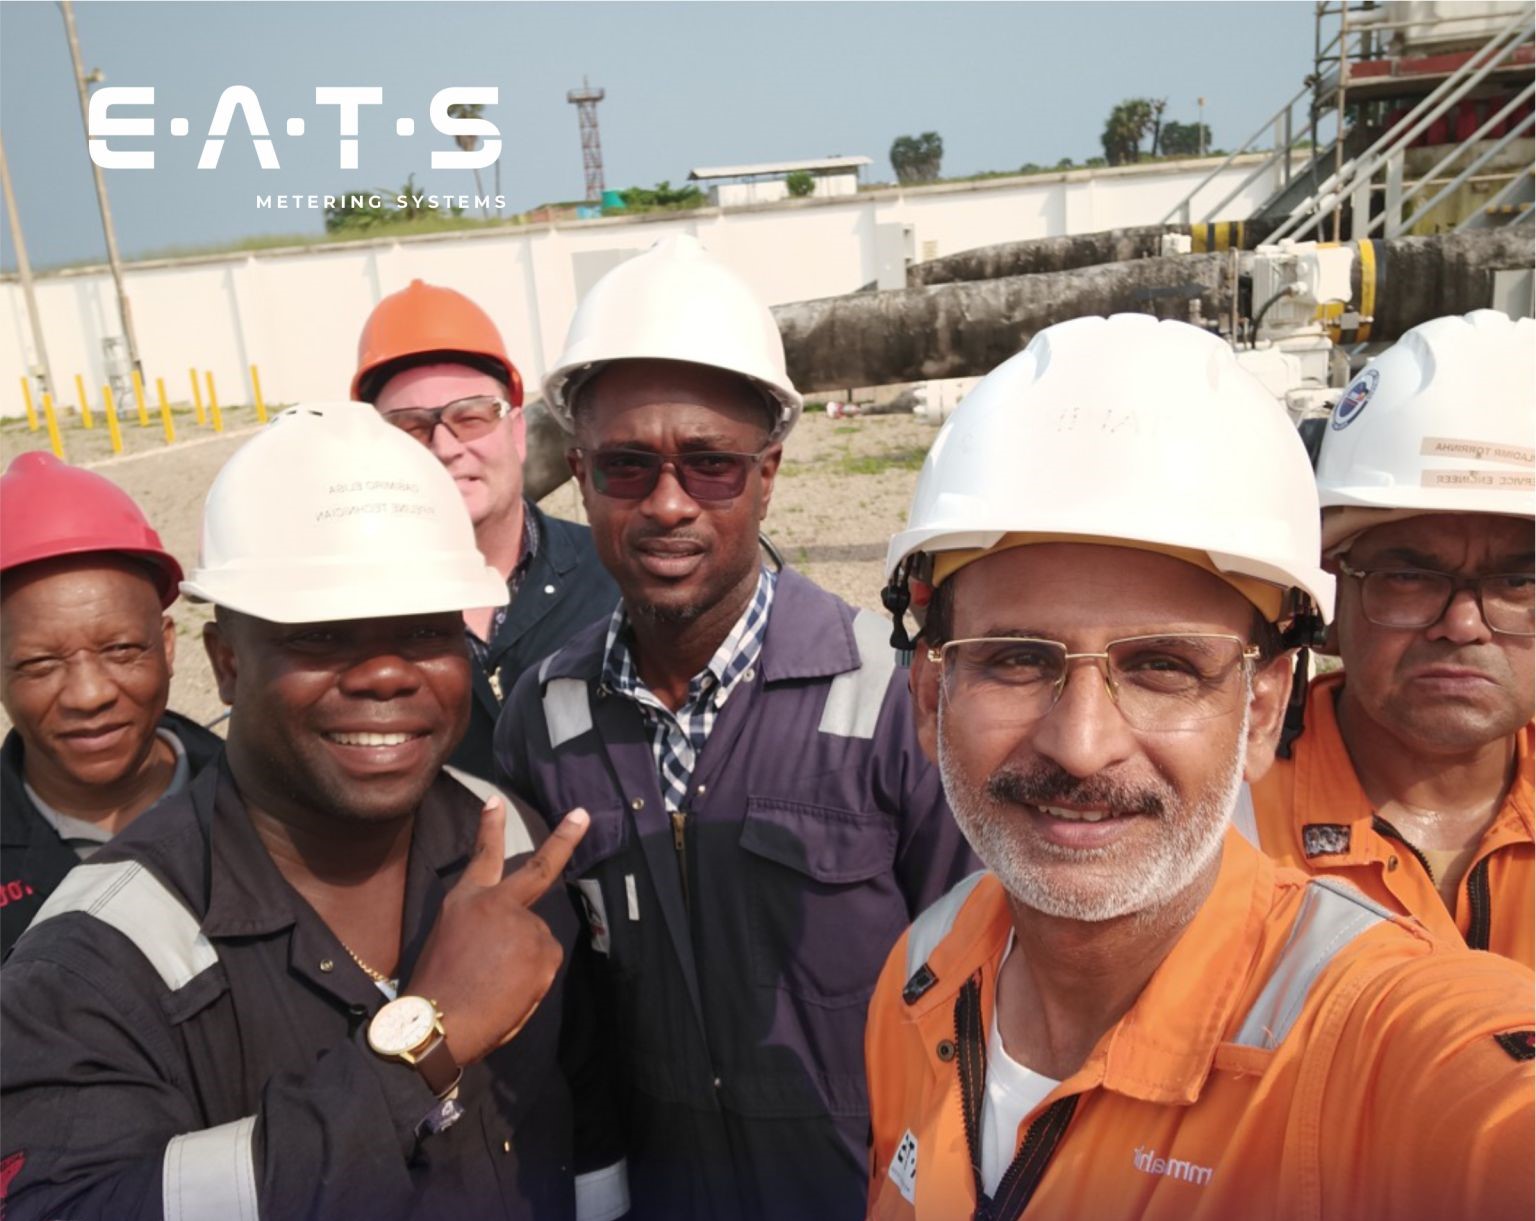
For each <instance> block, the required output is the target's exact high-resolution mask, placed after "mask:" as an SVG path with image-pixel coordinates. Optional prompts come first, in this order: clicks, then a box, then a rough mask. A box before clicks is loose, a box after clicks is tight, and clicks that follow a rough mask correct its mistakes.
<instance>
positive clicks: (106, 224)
mask: <svg viewBox="0 0 1536 1221" xmlns="http://www.w3.org/2000/svg"><path fill="white" fill-rule="evenodd" d="M59 11H60V12H62V13H63V14H64V30H65V33H67V34H68V35H69V58H70V61H71V62H72V63H73V64H74V67H75V88H76V89H78V90H79V91H80V122H81V123H83V124H84V125H85V138H86V141H87V148H89V141H90V138H91V95H90V87H91V86H92V85H93V84H96V83H97V82H98V81H100V80H101V79H102V76H101V72H100V70H92V72H91V74H90V76H89V77H87V76H86V74H85V68H84V67H83V66H82V64H81V62H80V40H79V38H77V37H76V35H75V11H74V6H73V5H71V4H70V0H59ZM91 173H92V174H94V175H95V177H96V202H97V203H98V204H99V205H100V206H101V228H102V232H103V233H105V234H106V237H107V262H108V264H109V265H110V266H111V268H112V282H113V283H114V284H115V285H116V286H117V309H118V313H119V314H121V315H122V319H123V340H124V342H126V343H127V344H128V364H129V366H130V367H131V368H133V369H137V370H138V371H139V374H140V375H141V376H142V375H143V373H144V366H143V364H141V363H140V361H139V338H138V336H137V335H136V334H135V333H134V329H133V309H132V307H131V306H130V305H129V304H128V291H127V289H125V288H124V287H123V263H122V260H121V259H120V258H118V255H117V233H116V231H115V230H113V228H112V207H111V205H110V204H109V203H108V202H107V182H106V179H104V178H103V177H102V176H101V166H99V165H97V164H96V162H95V161H94V160H92V162H91Z"/></svg>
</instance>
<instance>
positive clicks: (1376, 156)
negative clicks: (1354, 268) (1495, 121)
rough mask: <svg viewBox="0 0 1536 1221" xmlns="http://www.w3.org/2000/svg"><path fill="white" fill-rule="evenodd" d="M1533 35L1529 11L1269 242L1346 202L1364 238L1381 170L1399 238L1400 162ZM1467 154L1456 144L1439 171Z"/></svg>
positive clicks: (1302, 230) (1321, 188)
mask: <svg viewBox="0 0 1536 1221" xmlns="http://www.w3.org/2000/svg"><path fill="white" fill-rule="evenodd" d="M1533 32H1536V20H1533V18H1532V15H1531V10H1528V9H1526V10H1522V11H1521V12H1518V13H1516V14H1515V15H1514V17H1512V18H1511V19H1510V20H1509V21H1508V22H1506V23H1505V25H1503V26H1502V27H1501V28H1500V29H1499V31H1498V32H1497V33H1496V34H1494V35H1493V37H1492V38H1490V39H1489V40H1488V41H1487V42H1486V43H1485V44H1484V45H1483V46H1482V47H1481V48H1479V50H1478V51H1477V52H1476V53H1475V54H1473V55H1472V56H1471V57H1470V58H1469V59H1468V60H1467V61H1466V62H1465V63H1463V64H1462V65H1461V66H1460V67H1458V68H1457V70H1456V71H1455V72H1453V73H1452V74H1451V75H1450V76H1448V77H1447V78H1446V79H1445V80H1444V81H1442V82H1441V83H1440V84H1439V85H1438V86H1436V87H1435V89H1434V90H1432V91H1431V92H1430V93H1429V94H1427V95H1426V96H1425V97H1424V98H1422V99H1421V100H1420V101H1419V102H1418V104H1417V105H1415V106H1414V108H1413V109H1412V110H1411V111H1409V113H1408V114H1407V115H1406V116H1405V117H1404V118H1403V120H1402V121H1401V122H1399V123H1397V124H1395V125H1394V126H1393V127H1392V128H1391V129H1390V130H1389V131H1387V132H1385V133H1384V134H1383V135H1382V136H1381V137H1379V138H1378V139H1377V140H1376V142H1375V143H1374V144H1372V145H1371V146H1370V148H1368V149H1367V150H1366V151H1365V152H1364V153H1362V154H1361V155H1360V156H1359V157H1357V158H1354V159H1353V160H1350V161H1347V162H1345V163H1344V164H1343V166H1342V167H1340V168H1339V169H1337V170H1335V172H1334V173H1332V174H1330V175H1329V176H1328V177H1327V178H1326V179H1324V180H1323V181H1322V182H1321V183H1320V184H1319V185H1318V187H1317V189H1316V190H1315V191H1314V192H1313V193H1312V194H1311V195H1309V196H1308V197H1307V198H1306V199H1305V200H1303V201H1302V202H1301V203H1300V204H1299V205H1298V206H1297V207H1296V208H1295V209H1294V210H1293V211H1292V213H1291V216H1290V218H1289V219H1288V220H1286V221H1285V222H1284V223H1283V224H1282V225H1281V226H1280V227H1279V228H1278V229H1276V230H1275V231H1274V232H1273V233H1272V234H1270V236H1269V239H1268V240H1269V241H1271V242H1278V241H1281V240H1282V239H1284V238H1288V237H1289V238H1300V237H1303V236H1305V235H1306V234H1307V233H1309V232H1311V231H1312V230H1314V229H1317V228H1318V227H1319V226H1321V224H1322V222H1323V221H1324V220H1326V219H1328V218H1330V217H1332V216H1333V215H1334V214H1335V213H1337V212H1338V211H1339V209H1340V208H1342V207H1343V206H1344V204H1345V203H1346V202H1348V203H1350V204H1351V205H1352V209H1353V216H1354V217H1355V220H1354V225H1353V228H1354V229H1355V231H1356V234H1357V235H1359V236H1363V235H1364V233H1365V232H1366V227H1367V225H1368V223H1369V221H1368V217H1369V215H1370V208H1369V204H1370V191H1371V189H1372V186H1373V182H1374V179H1375V177H1376V175H1377V174H1378V173H1380V172H1382V171H1383V170H1385V171H1386V173H1387V182H1386V190H1387V199H1386V204H1387V206H1386V209H1385V213H1384V214H1385V215H1386V216H1387V217H1388V222H1387V223H1388V226H1389V227H1388V230H1387V235H1388V236H1396V234H1397V233H1399V232H1401V230H1402V228H1403V227H1405V226H1402V225H1396V226H1394V225H1393V224H1392V221H1391V218H1392V216H1393V215H1394V214H1400V212H1399V209H1400V206H1401V202H1402V197H1401V194H1400V192H1401V184H1402V158H1403V154H1404V152H1405V151H1406V150H1407V147H1408V145H1409V144H1411V143H1412V142H1413V141H1414V140H1416V139H1417V138H1418V137H1419V136H1420V135H1421V134H1423V132H1424V131H1425V130H1427V129H1428V127H1429V125H1430V124H1431V123H1433V122H1434V121H1435V120H1436V119H1438V118H1439V117H1440V116H1441V115H1443V114H1444V113H1445V112H1446V111H1447V110H1449V109H1450V108H1451V107H1452V106H1454V105H1455V104H1456V103H1457V102H1459V101H1460V100H1461V99H1462V98H1464V97H1466V96H1467V94H1468V93H1470V92H1471V91H1472V90H1473V89H1475V88H1476V87H1477V86H1478V85H1479V84H1481V83H1482V81H1483V80H1484V79H1485V78H1486V77H1487V76H1488V75H1489V74H1490V73H1491V72H1493V71H1494V69H1496V68H1498V67H1499V66H1500V65H1501V64H1503V63H1504V62H1505V61H1506V60H1507V59H1509V58H1510V57H1511V56H1513V55H1514V53H1515V52H1516V51H1517V50H1519V48H1520V47H1521V46H1523V45H1524V44H1525V43H1526V42H1527V41H1529V40H1530V38H1531V36H1532V34H1533ZM1523 126H1524V125H1523V124H1522V125H1521V127H1522V128H1523ZM1507 142H1508V141H1507V139H1506V141H1505V143H1507ZM1463 151H1464V150H1463V148H1462V146H1460V145H1458V146H1457V147H1456V148H1454V149H1453V150H1452V151H1451V153H1450V155H1449V156H1448V157H1447V158H1444V159H1442V161H1441V163H1440V166H1437V167H1436V168H1437V169H1438V168H1442V167H1443V166H1444V165H1445V164H1446V162H1447V161H1449V160H1452V159H1454V158H1455V157H1458V156H1460V155H1461V154H1462V152H1463ZM1430 177H1433V173H1431V174H1427V175H1425V178H1430ZM1371 227H1374V226H1371Z"/></svg>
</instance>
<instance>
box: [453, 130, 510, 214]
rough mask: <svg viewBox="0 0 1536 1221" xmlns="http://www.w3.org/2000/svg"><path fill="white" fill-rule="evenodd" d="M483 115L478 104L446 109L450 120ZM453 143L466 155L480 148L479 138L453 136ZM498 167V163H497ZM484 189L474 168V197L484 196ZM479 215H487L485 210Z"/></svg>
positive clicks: (478, 172)
mask: <svg viewBox="0 0 1536 1221" xmlns="http://www.w3.org/2000/svg"><path fill="white" fill-rule="evenodd" d="M484 113H485V106H484V105H483V104H482V103H480V102H455V103H454V104H453V105H452V106H450V107H448V117H449V118H451V119H478V118H480V116H481V115H482V114H484ZM453 141H454V143H455V144H457V145H458V146H459V147H460V148H461V149H463V150H464V151H465V152H466V153H472V152H474V151H475V149H477V148H479V147H480V137H479V136H474V135H461V136H454V138H453ZM498 166H499V162H498ZM484 194H485V188H484V187H482V186H481V185H480V169H479V167H478V166H477V167H476V168H475V196H476V197H477V198H479V197H482V196H484ZM480 215H482V216H486V215H489V210H488V209H486V208H481V209H480Z"/></svg>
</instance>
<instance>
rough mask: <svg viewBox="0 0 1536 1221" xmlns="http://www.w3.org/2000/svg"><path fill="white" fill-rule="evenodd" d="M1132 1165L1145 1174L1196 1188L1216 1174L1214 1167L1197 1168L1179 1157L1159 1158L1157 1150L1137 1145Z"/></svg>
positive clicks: (1132, 1157)
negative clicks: (1173, 1180) (1189, 1184)
mask: <svg viewBox="0 0 1536 1221" xmlns="http://www.w3.org/2000/svg"><path fill="white" fill-rule="evenodd" d="M1131 1165H1133V1166H1135V1167H1136V1169H1137V1170H1139V1171H1141V1172H1142V1173H1143V1174H1154V1175H1157V1176H1159V1177H1161V1178H1165V1179H1178V1180H1179V1181H1180V1182H1184V1183H1193V1184H1194V1185H1195V1186H1196V1187H1204V1186H1205V1185H1206V1184H1207V1183H1209V1182H1210V1181H1211V1176H1212V1175H1213V1174H1215V1173H1216V1170H1215V1168H1214V1167H1212V1166H1197V1165H1195V1164H1194V1162H1186V1161H1184V1160H1183V1159H1181V1158H1177V1157H1159V1156H1158V1154H1157V1150H1156V1149H1148V1148H1147V1147H1146V1146H1144V1145H1137V1146H1136V1148H1135V1149H1134V1150H1132V1151H1131Z"/></svg>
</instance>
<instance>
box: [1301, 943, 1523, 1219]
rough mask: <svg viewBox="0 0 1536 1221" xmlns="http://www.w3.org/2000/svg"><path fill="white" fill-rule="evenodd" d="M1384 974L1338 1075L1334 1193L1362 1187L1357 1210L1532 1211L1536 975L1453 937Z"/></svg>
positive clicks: (1350, 1205) (1343, 1044) (1348, 1041)
mask: <svg viewBox="0 0 1536 1221" xmlns="http://www.w3.org/2000/svg"><path fill="white" fill-rule="evenodd" d="M1375 985H1376V986H1373V987H1370V988H1368V989H1367V990H1366V995H1365V1003H1359V1004H1355V1005H1353V1006H1352V1007H1351V1012H1350V1015H1349V1017H1348V1018H1347V1019H1346V1028H1345V1030H1344V1033H1343V1037H1342V1038H1341V1039H1340V1041H1339V1044H1338V1049H1337V1054H1336V1056H1335V1057H1334V1060H1333V1064H1332V1065H1331V1068H1330V1071H1329V1074H1328V1083H1327V1086H1326V1096H1327V1098H1328V1104H1326V1105H1325V1107H1324V1109H1323V1113H1322V1118H1323V1123H1322V1130H1321V1131H1320V1133H1319V1134H1318V1139H1319V1141H1320V1146H1321V1149H1322V1160H1321V1170H1322V1181H1323V1194H1324V1198H1325V1200H1326V1199H1335V1200H1337V1199H1338V1198H1339V1194H1340V1190H1339V1189H1342V1193H1343V1194H1345V1195H1348V1194H1349V1193H1350V1192H1354V1193H1356V1194H1355V1195H1354V1197H1353V1198H1352V1199H1350V1200H1348V1202H1347V1204H1346V1208H1345V1213H1346V1214H1347V1215H1353V1216H1382V1217H1392V1218H1402V1219H1404V1221H1418V1219H1419V1218H1423V1219H1424V1221H1429V1219H1431V1218H1436V1219H1438V1218H1446V1217H1476V1218H1477V1219H1478V1221H1503V1219H1504V1218H1509V1219H1510V1221H1515V1219H1517V1218H1518V1219H1519V1221H1530V1218H1531V1217H1532V1215H1533V1213H1536V1180H1533V1176H1532V1150H1533V1148H1536V1076H1533V1072H1532V1068H1533V1060H1532V1058H1531V1049H1532V1043H1531V1038H1532V1034H1531V1032H1532V1029H1533V1025H1536V1021H1533V1013H1532V991H1533V985H1536V979H1533V977H1532V975H1531V972H1530V971H1529V970H1527V969H1526V968H1524V967H1521V966H1519V965H1518V964H1516V963H1512V962H1510V961H1508V960H1506V959H1502V958H1497V957H1495V956H1493V955H1491V954H1483V953H1477V952H1474V951H1469V950H1460V949H1454V948H1452V949H1446V950H1437V951H1436V952H1434V953H1431V954H1429V955H1428V956H1426V957H1422V958H1418V959H1415V960H1413V961H1411V962H1408V963H1405V964H1402V965H1401V966H1398V967H1394V968H1392V969H1390V970H1389V971H1388V972H1386V973H1385V974H1384V975H1382V976H1380V977H1379V978H1378V979H1377V980H1376V981H1375ZM1351 1112H1352V1114H1351ZM1351 1184H1352V1185H1351ZM1326 1211H1331V1210H1328V1209H1326V1208H1325V1212H1326Z"/></svg>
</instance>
